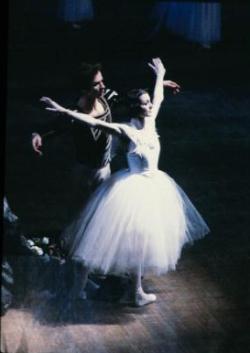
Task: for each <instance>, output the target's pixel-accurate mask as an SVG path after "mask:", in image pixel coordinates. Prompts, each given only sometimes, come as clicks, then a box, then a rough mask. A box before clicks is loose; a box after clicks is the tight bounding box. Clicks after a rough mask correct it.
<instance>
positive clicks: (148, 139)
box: [127, 128, 160, 173]
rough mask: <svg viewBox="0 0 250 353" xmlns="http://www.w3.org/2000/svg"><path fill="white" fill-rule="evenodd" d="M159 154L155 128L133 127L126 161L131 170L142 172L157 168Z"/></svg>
mask: <svg viewBox="0 0 250 353" xmlns="http://www.w3.org/2000/svg"><path fill="white" fill-rule="evenodd" d="M159 155H160V142H159V136H158V134H157V132H156V131H155V130H149V131H144V130H138V129H136V128H135V131H134V134H133V141H131V142H130V144H129V148H128V153H127V161H128V166H129V169H130V171H131V172H137V173H138V172H139V173H140V172H144V171H152V170H157V169H158V161H159Z"/></svg>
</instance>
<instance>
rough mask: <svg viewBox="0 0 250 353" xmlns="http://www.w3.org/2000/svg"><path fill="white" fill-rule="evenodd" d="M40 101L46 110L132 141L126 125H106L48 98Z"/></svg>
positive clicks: (106, 123)
mask: <svg viewBox="0 0 250 353" xmlns="http://www.w3.org/2000/svg"><path fill="white" fill-rule="evenodd" d="M41 101H42V102H44V103H45V104H46V105H47V107H46V110H50V111H53V112H59V113H64V114H67V115H68V116H69V117H72V118H74V119H77V120H80V121H82V122H83V123H84V124H86V125H87V126H89V127H94V128H97V129H100V130H103V131H105V132H107V133H109V134H112V135H120V136H124V137H127V138H129V139H132V129H131V127H129V126H128V125H126V124H117V123H108V122H106V121H102V120H100V119H95V118H93V117H92V116H91V115H89V114H84V113H79V112H77V111H75V110H74V111H73V110H70V109H67V108H64V107H63V106H61V105H60V104H58V103H57V102H55V101H53V100H52V99H51V98H49V97H42V98H41Z"/></svg>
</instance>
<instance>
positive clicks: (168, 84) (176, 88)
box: [163, 80, 181, 94]
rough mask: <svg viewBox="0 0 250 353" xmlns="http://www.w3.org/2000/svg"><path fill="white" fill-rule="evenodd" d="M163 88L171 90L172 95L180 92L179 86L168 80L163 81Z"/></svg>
mask: <svg viewBox="0 0 250 353" xmlns="http://www.w3.org/2000/svg"><path fill="white" fill-rule="evenodd" d="M163 86H164V87H169V88H172V89H173V93H174V94H176V93H179V92H180V90H181V86H180V85H178V83H176V82H174V81H170V80H164V81H163Z"/></svg>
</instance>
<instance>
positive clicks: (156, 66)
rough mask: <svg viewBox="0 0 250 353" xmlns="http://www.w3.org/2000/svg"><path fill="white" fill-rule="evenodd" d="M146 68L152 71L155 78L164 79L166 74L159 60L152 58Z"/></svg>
mask: <svg viewBox="0 0 250 353" xmlns="http://www.w3.org/2000/svg"><path fill="white" fill-rule="evenodd" d="M148 66H150V67H151V68H152V69H153V71H154V72H155V74H156V76H162V77H164V75H165V73H166V69H165V67H164V65H163V63H162V61H161V59H160V58H154V59H152V63H148Z"/></svg>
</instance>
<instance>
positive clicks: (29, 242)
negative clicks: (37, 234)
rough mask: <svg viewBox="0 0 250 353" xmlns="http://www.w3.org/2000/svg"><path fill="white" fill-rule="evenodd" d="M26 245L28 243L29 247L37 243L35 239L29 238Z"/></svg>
mask: <svg viewBox="0 0 250 353" xmlns="http://www.w3.org/2000/svg"><path fill="white" fill-rule="evenodd" d="M26 245H27V246H28V247H32V246H34V245H35V243H34V242H33V240H31V239H27V241H26Z"/></svg>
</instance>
